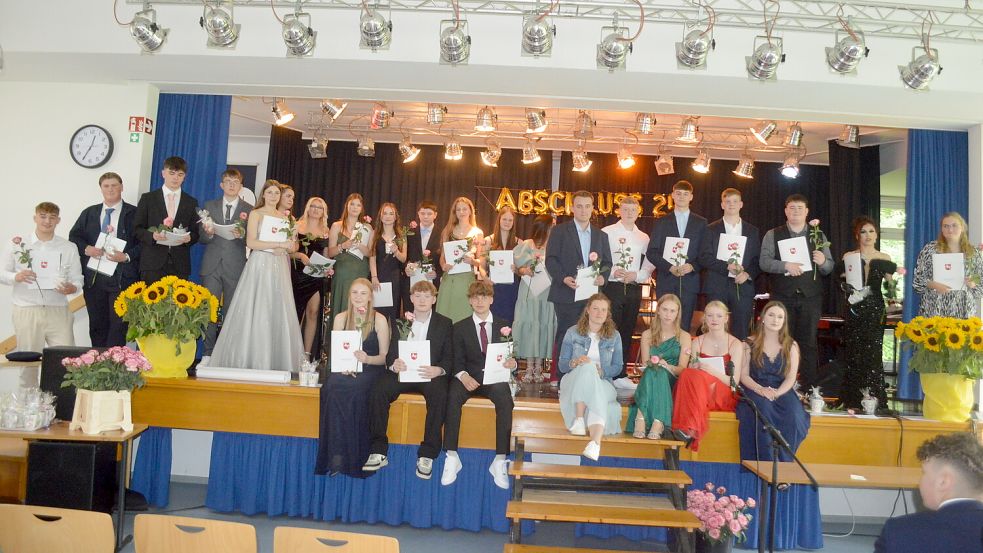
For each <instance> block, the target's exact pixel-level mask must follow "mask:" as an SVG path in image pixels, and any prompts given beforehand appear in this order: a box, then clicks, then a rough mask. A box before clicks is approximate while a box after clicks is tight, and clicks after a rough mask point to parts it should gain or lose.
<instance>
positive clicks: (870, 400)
mask: <svg viewBox="0 0 983 553" xmlns="http://www.w3.org/2000/svg"><path fill="white" fill-rule="evenodd" d="M860 394H861V395H862V396H863V399H861V400H860V406H861V407H863V409H864V414H865V415H873V414H874V413H876V412H877V404H878V401H877V397H876V396H874V395H873V394H871V393H870V388H861V389H860Z"/></svg>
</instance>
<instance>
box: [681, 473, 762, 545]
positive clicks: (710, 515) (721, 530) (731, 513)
mask: <svg viewBox="0 0 983 553" xmlns="http://www.w3.org/2000/svg"><path fill="white" fill-rule="evenodd" d="M715 492H716V493H715ZM686 501H687V505H688V506H687V508H686V510H688V511H689V512H691V513H693V514H694V515H696V518H698V519H700V531H701V532H703V533H704V534H706V536H707V537H708V538H709V539H710V540H711V541H713V542H721V541H727V540H729V539H730V537H731V536H733V537H734V538H735V539H736V540H737V542H738V543H740V542H742V541H744V540H745V539H747V535H746V534H745V533H744V532H745V530H747V528H748V525H749V524H751V520H752V519H753V518H754V517H753V516H752V515H751V514H750V513H749V512H748V511H749V510H750V509H753V508H754V507H755V505H756V502H755V500H754V498H751V497H749V498H747V499H741V498H740V497H737V496H736V495H727V489H726V488H724V487H723V486H720V487H718V488H716V489H714V485H713V483H712V482H707V483H706V485H705V486H704V489H702V490H701V489H693V490H690V491H689V492H687V493H686Z"/></svg>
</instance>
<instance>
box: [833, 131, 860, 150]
mask: <svg viewBox="0 0 983 553" xmlns="http://www.w3.org/2000/svg"><path fill="white" fill-rule="evenodd" d="M836 143H837V144H839V145H840V146H843V147H844V148H859V147H860V127H858V126H857V125H844V126H843V130H842V131H841V132H840V137H839V138H838V139H836Z"/></svg>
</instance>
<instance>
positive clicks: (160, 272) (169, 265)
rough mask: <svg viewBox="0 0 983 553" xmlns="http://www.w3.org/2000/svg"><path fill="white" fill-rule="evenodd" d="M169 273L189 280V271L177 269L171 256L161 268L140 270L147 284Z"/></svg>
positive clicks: (141, 276)
mask: <svg viewBox="0 0 983 553" xmlns="http://www.w3.org/2000/svg"><path fill="white" fill-rule="evenodd" d="M167 275H174V276H176V277H178V278H183V279H185V280H188V277H189V276H190V275H189V271H179V270H178V269H177V264H176V263H174V260H173V259H171V258H170V257H168V258H167V262H166V263H164V265H163V266H162V267H161V268H159V269H150V270H147V271H140V278H141V279H142V280H143V281H144V282H146V283H147V284H153V283H154V282H156V281H158V280H160V279H162V278H164V277H166V276H167Z"/></svg>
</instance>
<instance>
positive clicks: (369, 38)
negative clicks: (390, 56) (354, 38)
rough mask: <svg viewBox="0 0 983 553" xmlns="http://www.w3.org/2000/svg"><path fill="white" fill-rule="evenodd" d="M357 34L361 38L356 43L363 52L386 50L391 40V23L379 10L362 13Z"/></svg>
mask: <svg viewBox="0 0 983 553" xmlns="http://www.w3.org/2000/svg"><path fill="white" fill-rule="evenodd" d="M358 32H359V35H361V38H360V39H359V41H358V45H359V47H360V48H362V49H365V50H372V51H373V52H375V51H376V50H388V49H389V43H390V42H392V39H393V35H392V32H393V22H392V21H391V20H389V19H386V18H385V16H383V15H382V14H381V13H379V10H375V11H369V10H368V9H366V10H364V11H363V12H362V17H361V18H359V21H358Z"/></svg>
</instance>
